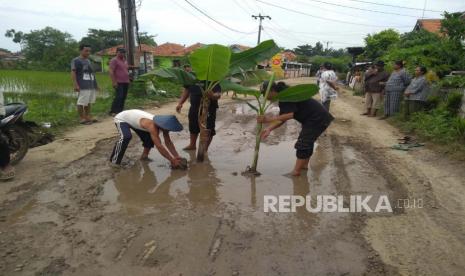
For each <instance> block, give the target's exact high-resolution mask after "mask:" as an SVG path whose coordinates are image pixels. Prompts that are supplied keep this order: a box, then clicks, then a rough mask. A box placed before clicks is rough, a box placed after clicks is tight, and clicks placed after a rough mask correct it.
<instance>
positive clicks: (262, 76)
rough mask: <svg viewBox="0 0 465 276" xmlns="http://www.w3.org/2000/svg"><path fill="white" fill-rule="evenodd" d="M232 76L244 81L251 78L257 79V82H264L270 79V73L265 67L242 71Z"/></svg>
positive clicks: (251, 79)
mask: <svg viewBox="0 0 465 276" xmlns="http://www.w3.org/2000/svg"><path fill="white" fill-rule="evenodd" d="M232 76H233V77H234V78H237V79H240V80H242V81H245V80H250V81H256V82H262V81H264V80H269V79H270V74H269V73H268V71H266V70H264V69H256V70H249V71H242V72H241V73H237V74H234V75H232Z"/></svg>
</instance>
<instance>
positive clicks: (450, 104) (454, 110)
mask: <svg viewBox="0 0 465 276" xmlns="http://www.w3.org/2000/svg"><path fill="white" fill-rule="evenodd" d="M462 98H463V94H462V93H460V92H452V93H450V94H449V96H448V97H447V101H446V103H445V104H446V108H447V110H448V111H449V112H450V113H451V114H453V115H454V116H455V115H457V114H458V112H459V110H460V108H461V107H462Z"/></svg>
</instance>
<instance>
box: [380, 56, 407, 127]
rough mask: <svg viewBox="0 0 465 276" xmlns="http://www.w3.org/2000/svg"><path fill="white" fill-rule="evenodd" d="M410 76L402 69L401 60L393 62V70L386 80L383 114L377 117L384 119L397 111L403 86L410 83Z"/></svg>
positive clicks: (405, 86) (403, 89)
mask: <svg viewBox="0 0 465 276" xmlns="http://www.w3.org/2000/svg"><path fill="white" fill-rule="evenodd" d="M410 81H411V79H410V76H409V75H408V73H407V72H406V71H405V69H404V63H403V62H402V60H398V61H396V62H394V71H393V72H392V73H391V76H390V77H389V79H388V81H387V82H386V89H385V91H384V92H385V95H384V116H383V117H381V118H379V119H380V120H384V119H386V118H389V116H392V115H394V114H396V113H398V112H399V110H400V102H401V100H402V95H403V93H404V91H405V88H407V86H408V85H409V84H410Z"/></svg>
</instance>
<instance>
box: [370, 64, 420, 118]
mask: <svg viewBox="0 0 465 276" xmlns="http://www.w3.org/2000/svg"><path fill="white" fill-rule="evenodd" d="M384 65H385V64H384V62H383V61H378V62H377V63H376V64H375V65H374V66H370V67H369V68H368V70H367V71H366V72H365V77H364V83H365V85H364V88H365V105H366V108H367V110H366V112H365V113H363V114H362V115H366V116H369V117H376V114H377V112H378V110H379V109H380V108H381V103H382V101H383V98H384V115H383V116H382V117H380V118H379V119H380V120H383V119H386V118H388V117H390V116H392V115H394V114H396V113H398V112H399V111H400V106H401V103H402V98H404V100H405V105H404V111H405V115H407V116H409V115H410V114H411V113H413V112H416V111H420V110H421V109H423V108H424V106H425V103H426V99H427V96H428V92H429V85H428V82H427V80H426V77H425V74H426V72H427V69H426V68H425V67H424V66H418V67H417V68H416V69H415V77H414V78H413V79H411V77H410V75H409V74H408V73H407V71H406V70H405V69H404V63H403V62H402V61H396V62H394V66H393V68H394V70H393V72H392V73H391V74H389V73H388V72H386V71H385V70H384Z"/></svg>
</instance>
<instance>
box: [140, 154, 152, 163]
mask: <svg viewBox="0 0 465 276" xmlns="http://www.w3.org/2000/svg"><path fill="white" fill-rule="evenodd" d="M140 161H149V162H150V161H153V160H152V159H151V158H149V157H148V156H146V155H142V156H141V157H140Z"/></svg>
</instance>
